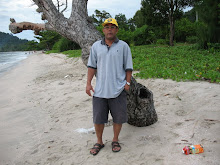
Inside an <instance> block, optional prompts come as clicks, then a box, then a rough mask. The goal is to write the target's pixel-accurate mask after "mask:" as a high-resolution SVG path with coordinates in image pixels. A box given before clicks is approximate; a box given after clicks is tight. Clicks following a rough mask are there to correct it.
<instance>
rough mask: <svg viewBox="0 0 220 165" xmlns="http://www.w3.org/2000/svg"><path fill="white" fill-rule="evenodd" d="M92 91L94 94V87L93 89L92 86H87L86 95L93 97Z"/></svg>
mask: <svg viewBox="0 0 220 165" xmlns="http://www.w3.org/2000/svg"><path fill="white" fill-rule="evenodd" d="M91 90H92V91H93V92H94V89H93V87H92V85H91V84H90V85H88V84H87V85H86V93H87V94H88V95H89V96H92V95H91Z"/></svg>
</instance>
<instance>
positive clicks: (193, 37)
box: [186, 36, 198, 44]
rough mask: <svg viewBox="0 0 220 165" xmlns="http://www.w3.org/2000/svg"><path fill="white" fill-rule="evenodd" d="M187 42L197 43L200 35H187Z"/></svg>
mask: <svg viewBox="0 0 220 165" xmlns="http://www.w3.org/2000/svg"><path fill="white" fill-rule="evenodd" d="M186 42H187V43H190V44H195V43H197V42H198V37H197V36H189V37H186Z"/></svg>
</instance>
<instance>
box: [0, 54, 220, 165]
mask: <svg viewBox="0 0 220 165" xmlns="http://www.w3.org/2000/svg"><path fill="white" fill-rule="evenodd" d="M86 73H87V68H86V67H85V66H84V65H83V63H82V61H81V59H80V58H75V59H68V58H66V57H65V56H64V55H60V54H52V55H45V54H41V53H38V54H35V55H31V56H30V57H29V58H28V59H26V60H24V61H23V62H22V63H21V64H20V65H19V66H17V67H16V68H15V69H13V70H11V71H9V72H7V73H6V74H5V75H4V76H2V77H0V98H1V99H0V146H1V147H0V164H1V165H6V164H8V165H12V164H16V165H32V164H36V165H61V164H63V165H71V164H73V165H78V164H83V165H84V164H85V165H87V164H89V165H98V164H105V165H111V164H115V165H160V164H161V165H177V164H184V165H192V164H195V165H197V164H202V165H203V164H204V165H207V164H210V165H217V164H219V162H220V156H219V155H220V127H219V126H220V85H219V84H211V83H208V82H174V81H171V80H162V79H155V80H154V79H148V80H141V79H137V81H138V82H140V83H142V84H143V85H145V86H146V87H147V88H149V89H150V90H151V91H152V92H153V94H154V102H155V108H156V111H157V114H158V118H159V120H158V122H157V123H155V124H153V125H151V126H148V127H142V128H140V127H134V126H131V125H129V124H124V125H123V128H122V132H121V134H120V143H121V146H122V150H121V151H120V152H119V153H113V152H112V151H111V140H112V126H108V127H106V128H105V131H104V142H105V147H104V148H103V149H102V150H101V151H100V153H99V154H98V155H97V156H92V155H90V154H89V150H90V148H91V147H92V146H93V144H94V143H95V142H96V135H95V134H94V131H93V123H92V98H91V97H89V96H87V95H86V93H85V86H86V78H87V76H86ZM93 84H94V82H93ZM189 144H202V145H203V146H204V151H205V152H204V153H202V154H197V155H184V154H183V153H182V151H181V150H182V148H183V147H184V146H185V145H189Z"/></svg>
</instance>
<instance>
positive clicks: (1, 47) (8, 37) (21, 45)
mask: <svg viewBox="0 0 220 165" xmlns="http://www.w3.org/2000/svg"><path fill="white" fill-rule="evenodd" d="M27 43H28V40H22V39H19V38H18V37H16V36H13V35H12V34H8V33H4V32H0V52H8V51H24V50H27V46H26V44H27Z"/></svg>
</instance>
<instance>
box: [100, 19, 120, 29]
mask: <svg viewBox="0 0 220 165" xmlns="http://www.w3.org/2000/svg"><path fill="white" fill-rule="evenodd" d="M108 23H111V24H114V25H116V26H117V27H118V23H117V21H116V19H114V18H108V19H106V20H105V22H104V23H103V24H102V26H105V25H106V24H108Z"/></svg>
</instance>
